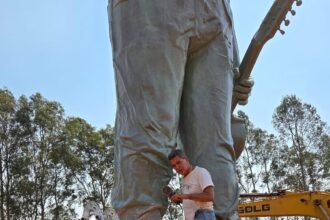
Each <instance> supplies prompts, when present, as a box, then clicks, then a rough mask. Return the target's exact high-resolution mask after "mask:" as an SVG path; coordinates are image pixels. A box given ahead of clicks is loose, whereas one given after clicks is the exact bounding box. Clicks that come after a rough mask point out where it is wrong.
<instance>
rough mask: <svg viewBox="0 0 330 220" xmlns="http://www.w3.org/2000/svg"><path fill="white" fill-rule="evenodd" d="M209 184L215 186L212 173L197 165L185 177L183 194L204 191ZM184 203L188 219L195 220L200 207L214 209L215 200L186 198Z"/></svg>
mask: <svg viewBox="0 0 330 220" xmlns="http://www.w3.org/2000/svg"><path fill="white" fill-rule="evenodd" d="M208 186H214V184H213V182H212V178H211V175H210V173H209V172H208V171H207V170H206V169H204V168H202V167H198V166H196V167H195V168H194V169H193V170H192V171H191V172H190V173H189V174H188V175H187V176H186V177H184V178H183V184H182V187H181V192H182V193H183V194H192V193H202V192H203V190H204V189H205V188H206V187H208ZM182 205H183V210H184V215H185V219H186V220H193V219H194V216H195V212H196V211H197V210H198V209H210V210H213V202H198V201H193V200H189V199H184V200H183V201H182Z"/></svg>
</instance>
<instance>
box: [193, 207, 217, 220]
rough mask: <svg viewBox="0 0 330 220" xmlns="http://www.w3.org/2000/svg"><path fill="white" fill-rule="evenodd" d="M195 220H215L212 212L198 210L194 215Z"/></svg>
mask: <svg viewBox="0 0 330 220" xmlns="http://www.w3.org/2000/svg"><path fill="white" fill-rule="evenodd" d="M194 219H195V220H215V214H214V211H213V210H209V209H198V210H197V211H196V213H195V218H194Z"/></svg>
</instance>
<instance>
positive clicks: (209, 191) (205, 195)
mask: <svg viewBox="0 0 330 220" xmlns="http://www.w3.org/2000/svg"><path fill="white" fill-rule="evenodd" d="M184 199H189V200H194V201H198V202H212V201H213V200H214V187H213V186H207V187H206V188H205V189H204V190H203V192H202V193H193V194H175V195H173V196H172V197H171V201H172V202H173V203H177V202H182V200H184Z"/></svg>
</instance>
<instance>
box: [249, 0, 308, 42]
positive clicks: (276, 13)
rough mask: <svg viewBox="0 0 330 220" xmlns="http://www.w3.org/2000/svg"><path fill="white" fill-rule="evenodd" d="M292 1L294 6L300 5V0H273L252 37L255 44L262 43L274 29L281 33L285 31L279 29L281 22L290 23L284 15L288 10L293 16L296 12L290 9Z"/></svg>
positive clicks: (271, 34) (272, 33)
mask: <svg viewBox="0 0 330 220" xmlns="http://www.w3.org/2000/svg"><path fill="white" fill-rule="evenodd" d="M294 2H296V6H300V5H301V4H302V1H301V0H275V1H274V3H273V5H272V7H271V8H270V9H269V11H268V13H267V15H266V17H265V19H264V20H263V22H262V23H261V25H260V28H259V30H258V31H257V33H256V34H255V35H254V37H253V39H254V40H255V42H256V43H257V44H259V45H264V44H265V43H266V42H267V41H268V40H269V39H271V38H272V37H274V35H275V33H276V31H280V33H281V34H284V33H285V32H284V31H283V30H281V23H282V22H284V25H285V26H288V25H289V24H290V21H289V20H288V19H286V15H287V14H288V12H290V13H291V15H293V16H294V15H295V14H296V12H295V11H294V10H293V9H292V5H293V4H294Z"/></svg>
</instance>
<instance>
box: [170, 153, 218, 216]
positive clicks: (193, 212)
mask: <svg viewBox="0 0 330 220" xmlns="http://www.w3.org/2000/svg"><path fill="white" fill-rule="evenodd" d="M168 159H169V161H170V163H171V166H172V167H173V168H174V169H175V171H176V172H177V173H179V174H181V175H182V176H183V185H182V187H181V192H182V194H174V195H173V196H172V197H171V201H172V202H173V203H178V202H182V203H183V212H184V215H185V220H194V219H195V220H215V214H214V211H213V199H214V184H213V182H212V178H211V175H210V173H209V172H208V171H207V170H206V169H204V168H202V167H198V166H193V165H191V164H190V162H189V160H188V158H187V156H186V155H184V153H183V151H182V150H174V151H172V152H171V153H170V154H169V156H168Z"/></svg>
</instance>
